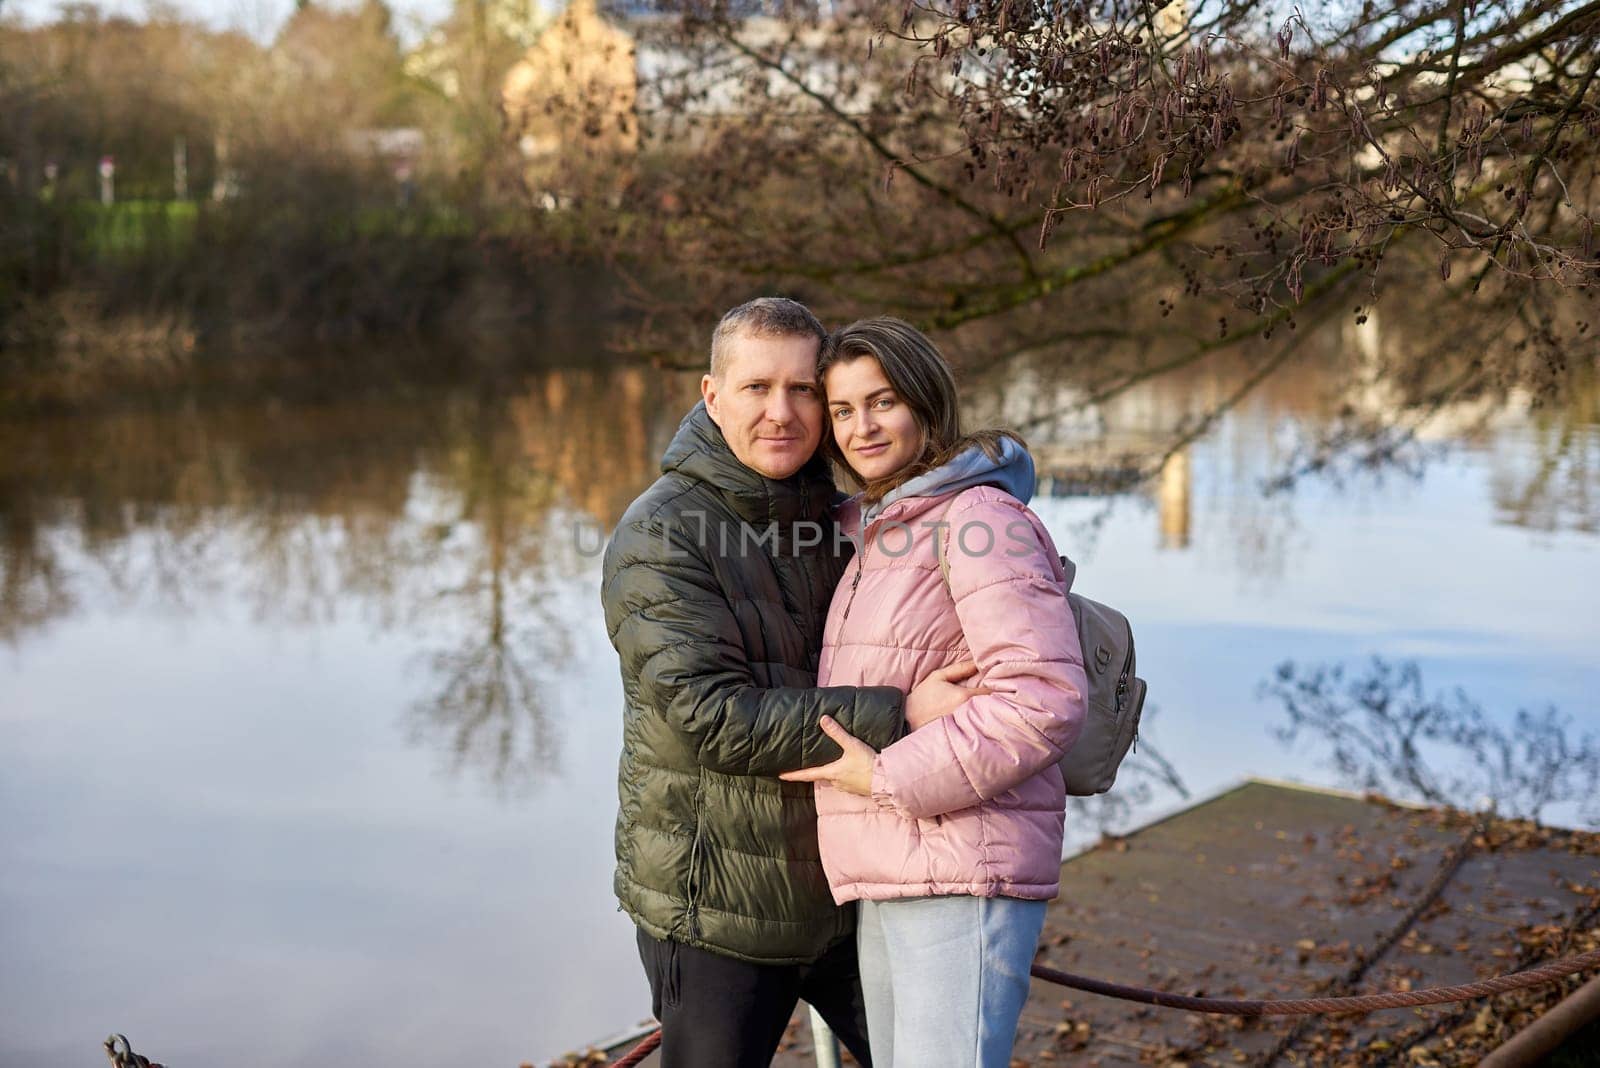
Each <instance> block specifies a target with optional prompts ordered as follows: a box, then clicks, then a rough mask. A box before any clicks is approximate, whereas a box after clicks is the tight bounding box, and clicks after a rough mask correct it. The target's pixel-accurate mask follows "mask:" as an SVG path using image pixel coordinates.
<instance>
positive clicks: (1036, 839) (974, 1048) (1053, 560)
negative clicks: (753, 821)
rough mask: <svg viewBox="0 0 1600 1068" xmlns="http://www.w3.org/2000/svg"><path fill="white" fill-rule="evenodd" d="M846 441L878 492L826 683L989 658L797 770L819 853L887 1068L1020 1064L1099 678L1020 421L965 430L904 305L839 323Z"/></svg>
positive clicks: (917, 673)
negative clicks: (1036, 502)
mask: <svg viewBox="0 0 1600 1068" xmlns="http://www.w3.org/2000/svg"><path fill="white" fill-rule="evenodd" d="M819 370H820V373H821V377H822V381H823V386H824V388H825V390H826V393H827V404H828V407H827V412H828V418H829V422H830V424H831V430H832V434H831V441H830V438H829V437H826V436H825V437H824V439H823V440H824V442H825V443H827V444H828V445H829V448H830V452H831V453H832V454H833V457H834V459H835V460H836V461H837V462H839V463H840V464H842V465H843V466H844V467H846V468H847V469H848V471H849V472H850V474H852V475H853V476H854V477H855V479H856V481H857V482H858V483H859V484H860V485H861V487H862V492H861V494H860V495H859V496H858V497H855V498H852V500H851V502H850V503H849V504H847V505H846V506H845V511H844V514H843V515H842V516H841V522H842V524H843V525H844V526H845V528H846V529H847V530H849V531H850V533H851V534H852V535H853V536H855V537H856V538H857V542H856V543H857V545H858V547H859V551H858V552H857V554H856V560H855V563H854V564H853V565H852V566H851V569H850V570H849V571H848V572H847V573H846V574H845V576H844V580H843V581H842V582H841V584H840V586H839V589H838V591H837V592H836V593H835V594H834V598H833V602H832V605H831V607H830V609H829V614H828V622H827V628H826V630H825V632H824V637H823V651H822V660H821V665H820V668H819V678H818V684H819V685H822V686H837V685H852V684H853V685H886V684H887V685H894V686H899V687H900V688H901V689H903V690H906V691H910V690H911V689H912V688H913V687H914V686H915V685H916V684H917V683H918V682H920V681H922V680H923V679H925V678H927V677H928V675H930V674H931V673H932V672H934V671H937V670H939V669H941V668H946V667H949V666H951V665H953V664H957V663H960V662H962V661H967V660H972V661H975V662H976V664H977V667H978V672H979V675H978V679H977V681H978V682H979V683H980V684H981V686H980V689H979V690H978V691H977V694H976V696H974V697H972V698H971V699H970V700H968V701H967V702H966V703H965V704H963V705H962V706H961V707H960V708H959V709H957V710H956V711H955V712H954V713H952V714H950V715H948V716H946V717H943V718H939V719H936V720H934V721H932V722H931V723H918V722H911V723H908V727H909V728H911V729H910V731H909V733H907V735H906V736H905V737H904V738H902V739H901V740H899V741H897V742H895V743H894V744H893V745H890V746H889V747H888V748H886V749H884V750H883V751H882V752H881V753H875V752H874V751H873V750H872V749H871V748H870V747H869V746H867V745H866V744H865V743H863V742H861V741H859V740H857V739H855V738H853V737H851V736H850V735H849V734H847V733H845V732H844V730H843V729H842V728H841V727H839V726H838V724H837V723H834V722H833V721H831V720H828V719H824V720H823V729H824V730H825V731H827V733H828V734H829V736H830V737H832V738H833V740H834V741H836V742H838V743H839V745H840V747H841V748H842V749H843V750H844V756H843V757H841V758H840V759H839V760H837V761H835V762H834V763H832V764H829V765H826V766H824V767H820V768H812V769H808V770H805V771H798V772H790V773H788V774H786V775H785V776H784V778H786V779H790V780H793V781H811V782H815V783H817V813H818V821H819V822H818V832H817V833H818V838H819V841H820V845H821V852H822V861H823V867H824V868H825V870H826V871H827V874H828V881H829V883H830V885H831V886H832V888H833V895H834V898H835V900H837V901H838V902H839V903H840V904H844V903H845V902H849V901H860V903H861V904H860V912H859V919H858V924H857V939H858V943H859V950H860V953H859V956H860V961H861V979H862V986H863V990H864V993H865V998H866V1010H867V1021H868V1037H869V1040H870V1042H871V1046H872V1059H873V1063H874V1064H876V1065H877V1066H878V1068H895V1066H896V1065H899V1066H909V1068H938V1066H942V1065H950V1066H956V1065H959V1066H962V1068H966V1066H970V1065H978V1066H983V1068H988V1066H994V1068H1005V1066H1006V1065H1008V1064H1009V1062H1010V1058H1011V1048H1012V1044H1013V1042H1014V1040H1015V1037H1016V1029H1017V1020H1018V1018H1019V1017H1020V1015H1021V1013H1022V1005H1023V1002H1024V1001H1025V1000H1026V998H1027V993H1028V971H1029V967H1030V965H1031V963H1032V961H1033V955H1034V950H1035V948H1036V947H1037V945H1038V941H1039V932H1040V929H1041V927H1042V926H1043V924H1044V912H1045V902H1046V901H1048V900H1049V899H1051V898H1053V897H1055V896H1056V892H1057V889H1058V880H1059V873H1060V867H1061V840H1062V829H1063V828H1062V824H1063V819H1064V816H1063V813H1064V809H1065V803H1066V797H1065V792H1064V789H1063V785H1062V780H1061V772H1060V770H1059V769H1058V768H1057V766H1056V762H1057V761H1058V760H1059V759H1060V757H1061V755H1062V753H1063V752H1065V751H1066V749H1067V748H1069V747H1070V746H1071V745H1072V743H1073V741H1074V740H1075V739H1076V737H1077V734H1078V731H1079V729H1080V726H1081V723H1082V720H1083V715H1084V698H1083V695H1084V692H1085V687H1086V680H1085V676H1084V671H1083V658H1082V654H1081V653H1080V651H1079V648H1078V637H1077V633H1076V630H1075V628H1074V627H1073V626H1072V625H1071V623H1070V620H1071V615H1070V610H1069V609H1068V607H1067V602H1066V589H1065V581H1064V580H1065V576H1064V574H1063V573H1062V570H1061V565H1060V561H1059V560H1058V559H1057V554H1056V550H1055V547H1054V545H1053V544H1052V543H1051V541H1050V535H1049V534H1048V533H1046V532H1045V529H1044V527H1043V525H1042V524H1040V522H1039V520H1038V519H1037V517H1035V516H1034V515H1033V513H1032V512H1030V511H1029V510H1028V508H1027V501H1028V499H1029V497H1030V496H1032V493H1033V487H1034V475H1033V461H1032V459H1031V458H1030V457H1029V455H1028V453H1027V450H1026V449H1025V448H1024V447H1023V445H1022V443H1021V441H1020V440H1018V439H1017V438H1016V437H1014V436H1012V435H1010V434H1006V433H1000V432H995V431H986V432H980V433H976V434H968V435H963V434H962V432H961V423H960V416H959V412H958V410H957V403H956V389H955V382H954V380H953V378H952V377H951V374H950V369H949V367H948V366H947V365H946V363H945V361H944V359H943V357H941V356H940V354H939V352H938V350H937V349H936V348H935V347H934V346H933V344H932V343H931V342H930V341H929V340H928V339H927V338H926V337H925V336H923V335H922V334H921V333H919V332H918V331H917V330H916V329H915V328H913V327H911V326H910V325H908V324H906V323H903V322H901V321H899V320H897V319H890V318H880V319H867V320H863V321H861V322H858V323H854V324H852V325H850V326H848V327H845V328H844V329H842V330H840V331H839V332H838V333H836V334H835V335H834V336H833V337H832V338H830V339H829V343H828V345H827V346H826V347H825V348H824V351H823V356H822V360H821V365H820V368H819Z"/></svg>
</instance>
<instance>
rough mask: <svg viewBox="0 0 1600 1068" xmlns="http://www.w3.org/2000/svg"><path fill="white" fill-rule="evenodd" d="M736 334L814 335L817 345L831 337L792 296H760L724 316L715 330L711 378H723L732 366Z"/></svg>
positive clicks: (819, 345)
mask: <svg viewBox="0 0 1600 1068" xmlns="http://www.w3.org/2000/svg"><path fill="white" fill-rule="evenodd" d="M736 337H814V338H816V339H817V346H818V348H819V350H820V348H821V346H822V345H823V344H824V343H825V342H827V340H828V332H827V331H826V330H824V329H823V328H822V324H821V323H820V322H818V321H817V317H816V316H815V315H812V314H811V309H810V308H808V307H806V306H805V305H804V304H801V303H800V302H799V301H798V300H790V299H789V298H788V297H757V298H756V299H755V300H751V301H746V302H745V303H743V304H741V305H739V306H738V307H737V308H735V309H733V310H732V311H730V312H729V313H728V314H727V315H724V316H723V317H722V321H721V322H720V323H718V324H717V328H716V329H715V330H713V331H712V332H711V377H712V378H715V379H718V380H720V379H721V378H722V375H723V372H724V371H726V370H727V369H728V346H729V344H730V343H731V342H732V341H733V339H734V338H736Z"/></svg>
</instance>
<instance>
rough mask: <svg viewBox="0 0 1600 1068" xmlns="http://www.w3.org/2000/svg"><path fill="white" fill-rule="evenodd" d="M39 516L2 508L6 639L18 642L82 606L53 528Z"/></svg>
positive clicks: (0, 563) (0, 630)
mask: <svg viewBox="0 0 1600 1068" xmlns="http://www.w3.org/2000/svg"><path fill="white" fill-rule="evenodd" d="M41 528H42V522H41V521H40V520H39V519H38V518H37V517H35V516H31V515H26V514H23V513H21V512H16V511H13V510H11V509H9V508H7V509H3V510H0V642H7V643H13V644H14V643H15V642H16V641H17V640H18V639H19V638H21V637H22V636H23V635H25V634H27V633H29V632H30V631H36V630H38V629H40V628H42V627H43V626H44V625H45V624H46V623H49V622H50V621H51V620H53V619H59V618H62V617H64V616H68V615H70V614H71V613H72V612H73V610H74V609H75V608H76V607H77V599H76V598H75V597H74V596H73V594H72V590H71V585H70V583H69V576H68V575H67V574H66V569H65V568H64V567H63V566H62V564H61V561H60V559H59V558H58V556H57V554H56V552H55V551H54V548H53V546H52V545H51V544H50V542H51V541H52V540H53V539H52V538H51V537H50V534H49V532H46V531H44V530H42V529H41Z"/></svg>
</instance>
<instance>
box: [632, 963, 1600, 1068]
mask: <svg viewBox="0 0 1600 1068" xmlns="http://www.w3.org/2000/svg"><path fill="white" fill-rule="evenodd" d="M1592 968H1600V949H1592V950H1590V951H1588V952H1587V953H1579V954H1578V955H1577V956H1573V957H1564V958H1562V959H1561V960H1555V961H1551V962H1550V963H1548V964H1542V965H1540V966H1538V967H1537V968H1529V969H1527V970H1525V971H1520V972H1512V973H1510V974H1508V975H1496V976H1492V977H1490V978H1488V979H1481V980H1479V981H1478V982H1475V983H1461V984H1459V985H1456V986H1438V987H1430V988H1428V989H1426V990H1390V991H1385V992H1383V993H1378V994H1354V995H1349V996H1346V997H1334V998H1283V999H1261V1000H1243V1001H1241V1000H1231V999H1227V998H1206V997H1190V996H1187V995H1184V994H1174V993H1171V992H1169V991H1165V990H1150V989H1148V988H1146V987H1139V986H1124V985H1122V984H1121V983H1108V982H1106V981H1104V980H1102V979H1091V978H1089V977H1088V976H1083V975H1074V974H1073V973H1071V972H1064V971H1059V970H1058V969H1055V968H1051V967H1048V966H1046V965H1043V964H1035V965H1034V966H1033V975H1034V977H1035V978H1038V979H1043V980H1045V981H1046V982H1049V983H1056V984H1058V985H1060V986H1064V987H1068V988H1070V989H1073V990H1082V991H1085V992H1086V993H1090V994H1102V995H1104V996H1106V997H1111V998H1120V999H1122V1000H1123V1001H1134V1002H1138V1003H1140V1004H1143V1005H1156V1006H1160V1007H1162V1008H1168V1009H1183V1010H1185V1011H1188V1012H1203V1013H1213V1014H1217V1015H1224V1016H1307V1015H1336V1014H1341V1013H1359V1012H1375V1011H1378V1010H1381V1009H1406V1008H1414V1007H1416V1006H1418V1005H1443V1004H1446V1003H1448V1002H1452V1001H1470V1000H1472V999H1473V998H1485V997H1492V996H1493V995H1496V994H1504V993H1508V992H1509V991H1512V990H1526V989H1528V988H1529V987H1535V986H1543V985H1544V984H1546V983H1553V982H1555V981H1556V980H1557V979H1564V978H1566V977H1567V976H1569V975H1576V974H1578V973H1579V972H1585V971H1588V970H1590V969H1592ZM660 1044H661V1031H660V1029H659V1028H657V1029H656V1030H655V1031H652V1032H651V1033H650V1034H648V1035H646V1036H645V1038H644V1041H642V1042H640V1043H639V1044H638V1045H637V1046H635V1047H634V1048H633V1049H631V1050H629V1051H628V1052H627V1053H626V1054H625V1055H624V1056H622V1057H621V1058H619V1059H618V1060H615V1061H612V1062H611V1064H610V1068H634V1066H635V1065H637V1064H639V1062H641V1061H643V1060H644V1058H645V1057H647V1056H649V1055H650V1054H651V1053H652V1052H654V1050H655V1048H656V1047H657V1046H659V1045H660Z"/></svg>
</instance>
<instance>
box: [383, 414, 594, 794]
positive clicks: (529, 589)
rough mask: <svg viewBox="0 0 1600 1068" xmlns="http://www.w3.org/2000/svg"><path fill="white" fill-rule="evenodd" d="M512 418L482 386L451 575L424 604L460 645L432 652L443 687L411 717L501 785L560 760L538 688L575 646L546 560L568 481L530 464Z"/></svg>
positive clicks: (452, 532) (449, 550)
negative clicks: (447, 623) (554, 599)
mask: <svg viewBox="0 0 1600 1068" xmlns="http://www.w3.org/2000/svg"><path fill="white" fill-rule="evenodd" d="M505 420H506V411H505V404H504V403H503V401H502V400H501V399H500V397H499V395H498V394H496V393H491V392H484V393H480V394H479V396H478V397H477V399H476V403H474V404H472V405H471V406H469V415H468V426H469V428H470V429H469V432H468V434H467V435H466V437H465V439H464V440H463V441H462V442H460V443H459V444H458V445H457V447H456V448H455V449H453V450H452V452H451V455H450V457H449V460H448V462H447V471H446V473H445V481H446V483H447V484H449V485H450V486H451V487H452V488H453V489H454V490H455V491H456V493H457V494H459V497H458V498H457V500H458V504H457V506H456V507H457V512H456V514H455V515H454V516H453V517H452V518H451V519H449V521H448V523H447V524H444V525H441V526H440V527H439V528H438V530H439V533H440V535H442V536H441V537H440V538H439V540H438V557H437V559H436V561H435V563H434V568H433V570H434V571H435V573H436V574H439V575H440V576H441V578H443V579H444V580H445V581H444V582H443V583H442V584H440V585H439V586H438V587H437V588H436V589H435V590H433V592H432V593H431V595H430V596H428V597H427V598H426V599H425V600H423V601H421V602H419V605H418V607H419V611H420V612H421V613H423V614H425V616H426V618H427V619H428V620H430V629H438V627H437V620H438V615H437V613H440V612H443V614H444V616H445V617H446V618H449V617H452V616H454V617H458V618H459V619H460V620H461V625H460V626H459V627H458V628H454V629H455V630H456V633H457V636H458V640H457V641H456V642H455V643H454V644H452V645H450V646H447V647H446V648H443V649H439V650H437V651H435V652H433V653H432V654H430V655H429V657H428V662H429V665H430V668H431V671H432V674H433V675H434V679H435V683H436V688H435V689H434V690H433V692H432V693H430V694H429V695H427V696H425V697H423V698H420V699H419V700H417V701H416V702H415V703H414V704H413V705H412V707H411V711H410V715H409V721H410V725H411V731H412V734H413V736H414V737H418V738H426V737H429V736H442V737H445V738H447V739H448V742H449V749H450V752H451V754H452V756H453V760H454V762H455V764H456V766H457V767H461V766H463V765H468V764H471V765H474V766H476V767H479V768H481V769H482V770H484V771H486V772H487V773H488V774H489V776H490V778H491V779H492V780H493V781H494V782H495V783H497V784H500V785H506V784H509V783H518V782H520V783H527V782H531V781H533V780H534V779H535V778H537V776H538V774H539V773H541V772H548V771H552V770H554V769H555V768H556V767H557V765H558V760H559V755H560V738H559V736H558V734H557V732H556V730H555V728H554V726H553V724H552V722H551V717H550V711H549V707H548V705H547V703H546V698H545V694H544V692H543V688H542V685H541V684H542V683H546V682H548V681H549V680H550V679H551V678H552V676H553V675H554V668H553V666H552V665H555V664H559V663H561V662H562V661H563V660H564V659H565V657H566V654H567V653H568V651H569V643H568V641H567V635H566V628H565V626H564V624H566V623H567V621H564V620H562V619H561V618H560V616H559V613H558V611H557V610H556V609H555V608H554V606H553V605H552V603H551V599H550V586H551V582H550V580H551V579H553V578H554V577H555V576H554V575H553V574H551V569H550V568H549V566H548V560H547V559H546V549H547V548H548V547H549V545H550V543H551V540H552V538H553V537H555V536H556V533H555V531H554V530H553V526H554V524H552V523H551V522H550V521H549V520H550V512H551V510H552V509H553V508H554V507H555V506H556V504H557V503H558V494H559V490H560V487H559V486H558V484H557V483H556V482H555V480H554V479H553V478H552V477H551V475H550V474H549V473H548V472H543V471H538V470H534V469H533V468H531V467H530V466H529V465H528V464H527V462H526V457H524V456H522V455H521V454H520V453H519V451H518V450H517V449H516V441H515V439H514V437H512V436H511V435H510V434H508V433H506V432H505V431H504V427H505ZM452 577H454V578H459V581H454V582H452V581H450V579H451V578H452Z"/></svg>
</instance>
